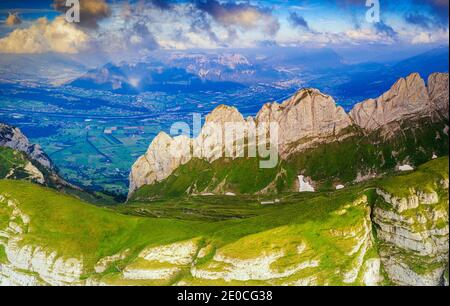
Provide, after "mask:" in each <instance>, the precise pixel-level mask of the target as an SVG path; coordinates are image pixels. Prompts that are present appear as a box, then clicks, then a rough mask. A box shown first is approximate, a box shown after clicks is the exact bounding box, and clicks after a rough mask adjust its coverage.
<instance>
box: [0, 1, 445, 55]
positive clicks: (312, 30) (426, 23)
mask: <svg viewBox="0 0 450 306" xmlns="http://www.w3.org/2000/svg"><path fill="white" fill-rule="evenodd" d="M79 2H80V5H81V11H80V12H81V14H80V22H79V23H69V22H67V20H66V12H67V9H68V8H67V7H66V0H43V1H39V0H22V1H17V0H2V1H1V2H0V53H12V54H42V53H51V52H56V53H65V54H77V53H83V52H97V53H111V54H113V53H114V54H135V55H145V54H148V53H149V52H152V51H154V50H166V49H167V50H191V49H221V48H256V47H263V46H280V47H308V48H311V47H313V48H314V47H335V48H355V49H357V48H361V50H370V48H371V46H373V49H375V48H376V47H379V46H394V47H395V46H402V47H403V48H421V47H422V48H423V47H424V46H432V45H448V35H449V28H448V9H449V8H448V6H449V1H448V0H404V1H392V0H379V1H377V0H367V3H366V0H337V1H331V0H298V1H288V0H275V1H236V0H226V1H221V0H196V1H183V0H179V1H168V0H167V1H166V0H147V1H141V0H135V1H131V0H130V1H119V0H115V1H109V0H79ZM378 4H379V5H378ZM377 7H379V14H376V13H375V14H373V15H371V14H369V13H370V12H377V10H376V9H377ZM368 14H369V18H367V15H368ZM377 16H379V19H377V18H376V17H377ZM365 52H366V51H365Z"/></svg>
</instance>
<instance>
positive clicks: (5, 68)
mask: <svg viewBox="0 0 450 306" xmlns="http://www.w3.org/2000/svg"><path fill="white" fill-rule="evenodd" d="M86 69H87V68H86V66H85V65H84V64H83V62H82V61H80V60H78V59H77V58H75V57H73V56H70V55H64V54H60V53H50V54H31V55H28V54H2V55H1V56H0V82H2V81H20V82H23V81H32V82H44V83H51V84H56V85H60V84H62V83H64V82H66V81H68V80H70V79H73V78H75V77H77V76H81V75H82V74H83V73H85V72H86Z"/></svg>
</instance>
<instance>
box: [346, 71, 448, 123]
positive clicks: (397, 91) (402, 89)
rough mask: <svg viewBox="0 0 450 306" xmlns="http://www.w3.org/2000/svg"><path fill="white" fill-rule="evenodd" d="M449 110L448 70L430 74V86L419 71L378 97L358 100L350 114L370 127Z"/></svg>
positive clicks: (358, 121) (429, 115) (399, 81)
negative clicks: (359, 101) (445, 72)
mask: <svg viewBox="0 0 450 306" xmlns="http://www.w3.org/2000/svg"><path fill="white" fill-rule="evenodd" d="M444 111H445V113H447V112H448V74H444V73H435V74H432V75H430V77H429V80H428V88H427V86H426V85H425V81H424V80H423V79H422V78H421V77H420V75H419V74H417V73H414V74H411V75H409V76H408V77H407V78H402V79H400V80H398V81H397V82H396V83H395V84H394V85H393V86H392V88H391V89H390V90H389V91H387V92H385V93H384V94H383V95H381V96H380V97H378V98H376V99H369V100H366V101H363V102H361V103H359V104H356V105H355V107H354V108H353V109H352V110H351V111H350V117H351V118H352V119H353V121H354V122H355V124H356V125H358V126H360V127H362V128H363V129H365V130H368V131H374V130H378V129H380V128H383V127H385V126H387V125H388V124H389V123H392V122H398V121H401V120H406V119H409V118H411V117H414V118H421V117H433V116H436V114H441V112H444Z"/></svg>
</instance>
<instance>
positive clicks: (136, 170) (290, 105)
mask: <svg viewBox="0 0 450 306" xmlns="http://www.w3.org/2000/svg"><path fill="white" fill-rule="evenodd" d="M271 122H272V123H277V124H278V126H279V129H278V135H277V136H278V144H279V151H278V154H279V155H280V156H281V157H282V158H287V157H288V156H289V155H291V154H292V153H295V152H298V151H301V150H303V149H305V148H310V147H313V146H315V145H317V144H320V143H324V142H330V141H336V140H338V139H340V138H337V137H341V138H345V137H348V136H349V135H351V134H350V133H342V131H343V130H345V128H347V127H349V126H350V125H351V124H352V122H351V120H350V117H349V116H348V115H347V114H346V113H345V111H344V110H343V108H342V107H338V106H337V105H336V103H335V101H334V100H333V99H332V98H331V97H330V96H327V95H324V94H322V93H321V92H320V91H318V90H316V89H303V90H301V91H299V92H298V93H297V94H296V95H295V96H294V97H292V98H291V99H288V100H287V101H285V102H283V103H282V104H278V103H273V104H266V105H264V106H263V108H262V109H261V110H260V112H259V113H258V114H257V116H256V117H255V118H252V117H249V118H247V119H244V117H243V116H242V114H241V113H240V112H239V111H238V110H237V109H236V108H234V107H229V106H226V105H220V106H218V107H217V108H216V109H215V110H213V111H212V112H211V113H210V114H209V115H207V116H206V120H205V124H204V126H203V128H202V130H201V132H200V134H199V136H198V137H196V138H195V139H189V138H186V137H184V136H180V137H175V138H171V137H170V136H168V135H167V134H165V133H160V134H159V135H158V136H157V137H156V138H155V139H154V140H153V142H152V143H151V144H150V147H149V149H148V151H147V153H146V154H145V155H144V156H142V157H140V158H139V159H138V160H137V161H136V163H135V164H134V165H133V167H132V170H131V173H130V194H131V193H132V192H133V191H135V190H136V189H138V188H139V187H141V186H143V185H148V184H153V183H155V182H160V181H162V180H164V179H166V178H167V177H168V176H169V175H170V174H172V173H173V171H174V170H175V169H177V168H178V167H179V166H180V165H182V164H185V163H187V162H188V161H189V160H191V158H192V157H199V158H201V159H204V160H206V161H208V162H213V161H215V160H218V159H219V158H221V157H224V156H225V155H226V153H229V151H230V150H234V151H233V152H232V153H231V154H230V156H232V157H233V158H235V157H238V156H240V154H239V153H242V151H243V150H244V149H245V148H244V147H245V145H244V143H243V142H242V146H233V145H234V144H235V142H236V141H239V139H236V138H233V139H227V138H226V135H225V134H226V133H225V131H226V129H227V124H228V123H237V124H239V125H240V127H242V137H241V138H242V139H244V138H246V139H247V138H248V136H249V131H251V130H252V127H254V128H255V129H254V130H255V131H256V133H257V134H258V135H259V136H261V135H263V134H265V133H268V130H269V128H270V123H271ZM340 134H342V135H340ZM242 139H241V140H242ZM266 141H268V140H266ZM230 147H231V149H230Z"/></svg>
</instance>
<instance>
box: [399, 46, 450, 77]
mask: <svg viewBox="0 0 450 306" xmlns="http://www.w3.org/2000/svg"><path fill="white" fill-rule="evenodd" d="M448 67H449V48H448V46H445V47H444V46H443V47H440V48H436V49H433V50H431V51H428V52H425V53H422V54H419V55H417V56H414V57H411V58H408V59H406V60H403V61H401V62H399V63H397V64H395V65H393V66H392V68H391V69H392V70H393V71H395V72H396V74H397V75H406V74H409V73H411V72H412V71H416V72H418V73H420V75H421V76H423V77H424V78H428V76H429V75H430V74H432V73H434V72H448Z"/></svg>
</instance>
